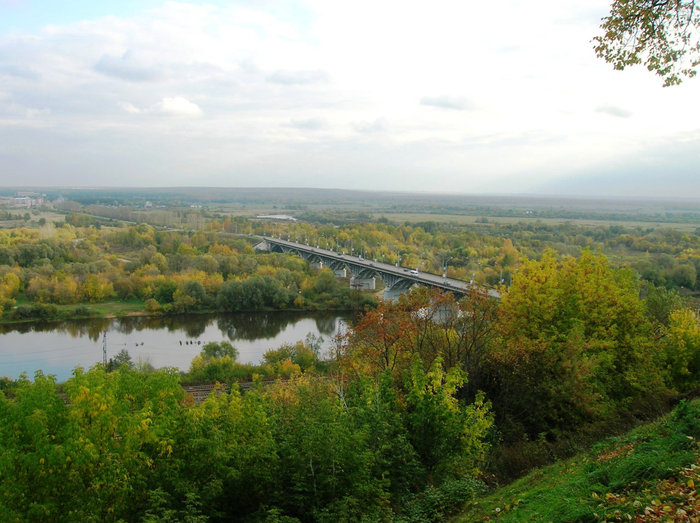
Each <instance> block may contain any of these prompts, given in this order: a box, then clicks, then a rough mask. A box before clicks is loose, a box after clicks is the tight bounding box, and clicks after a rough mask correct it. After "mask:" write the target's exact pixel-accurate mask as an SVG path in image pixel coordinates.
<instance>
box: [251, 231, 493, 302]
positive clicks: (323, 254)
mask: <svg viewBox="0 0 700 523" xmlns="http://www.w3.org/2000/svg"><path fill="white" fill-rule="evenodd" d="M261 238H262V239H263V240H264V241H265V242H267V243H268V244H269V245H270V246H272V245H276V246H279V247H283V248H286V249H291V250H295V251H299V252H303V253H306V254H312V255H316V256H318V257H319V258H322V259H323V258H326V259H328V260H332V261H336V262H341V263H343V264H345V265H354V266H356V267H362V268H365V269H367V270H370V271H372V272H375V273H377V274H378V275H381V274H386V275H391V276H395V277H398V278H401V279H403V280H408V281H412V282H415V283H417V284H420V285H426V286H428V287H436V288H439V289H443V290H446V291H451V292H454V293H455V294H467V293H468V292H469V291H470V289H471V288H474V287H476V288H481V289H482V290H485V291H486V292H487V293H488V295H489V296H491V297H492V298H500V294H499V293H498V291H496V290H494V289H485V288H483V287H478V286H475V285H472V284H470V283H468V282H465V281H462V280H457V279H455V278H443V277H442V276H440V275H437V274H430V273H427V272H418V273H417V274H416V273H415V272H414V271H413V270H412V269H410V268H407V267H397V266H395V265H391V264H389V263H382V262H380V261H376V260H367V259H365V258H362V257H360V256H351V255H349V254H342V253H338V252H335V251H329V250H327V249H321V248H318V247H312V246H310V245H304V244H302V243H296V242H292V241H288V240H281V239H278V238H272V237H268V236H262V237H261Z"/></svg>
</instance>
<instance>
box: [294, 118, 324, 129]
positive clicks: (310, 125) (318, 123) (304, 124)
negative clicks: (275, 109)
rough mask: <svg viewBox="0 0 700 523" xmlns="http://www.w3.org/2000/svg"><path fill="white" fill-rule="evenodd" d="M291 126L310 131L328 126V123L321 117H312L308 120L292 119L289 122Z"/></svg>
mask: <svg viewBox="0 0 700 523" xmlns="http://www.w3.org/2000/svg"><path fill="white" fill-rule="evenodd" d="M288 125H289V127H294V128H295V129H306V130H309V131H317V130H319V129H323V128H324V127H328V124H327V123H326V122H325V121H324V120H321V119H320V118H310V119H308V120H292V121H291V122H289V124H288Z"/></svg>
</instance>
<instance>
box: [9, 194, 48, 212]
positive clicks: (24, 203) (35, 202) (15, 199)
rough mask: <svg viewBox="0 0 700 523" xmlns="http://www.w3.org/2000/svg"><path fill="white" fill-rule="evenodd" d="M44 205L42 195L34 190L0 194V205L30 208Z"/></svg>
mask: <svg viewBox="0 0 700 523" xmlns="http://www.w3.org/2000/svg"><path fill="white" fill-rule="evenodd" d="M42 205H44V195H43V194H39V193H35V192H18V193H16V194H15V196H0V206H1V207H11V208H13V209H30V208H32V207H41V206H42Z"/></svg>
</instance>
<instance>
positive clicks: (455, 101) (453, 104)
mask: <svg viewBox="0 0 700 523" xmlns="http://www.w3.org/2000/svg"><path fill="white" fill-rule="evenodd" d="M420 103H421V105H432V106H433V107H438V108H441V109H454V110H457V111H469V110H472V109H474V108H475V107H476V106H475V105H474V103H473V102H472V101H471V100H469V99H468V98H465V97H462V96H446V95H442V96H424V97H423V98H421V99H420Z"/></svg>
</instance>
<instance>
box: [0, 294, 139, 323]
mask: <svg viewBox="0 0 700 523" xmlns="http://www.w3.org/2000/svg"><path fill="white" fill-rule="evenodd" d="M16 305H18V306H19V305H34V302H31V301H29V300H27V298H26V297H25V296H24V295H23V294H20V295H19V296H18V297H17V300H16ZM52 307H54V305H52ZM55 308H56V309H55V310H56V315H55V317H54V316H52V317H50V318H26V319H21V320H18V319H13V318H10V317H7V316H3V317H2V319H0V323H17V322H32V321H38V320H41V319H51V320H66V319H76V318H117V317H122V316H134V315H145V314H146V312H145V311H144V302H142V301H140V300H125V301H109V302H104V303H72V304H68V305H55Z"/></svg>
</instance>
